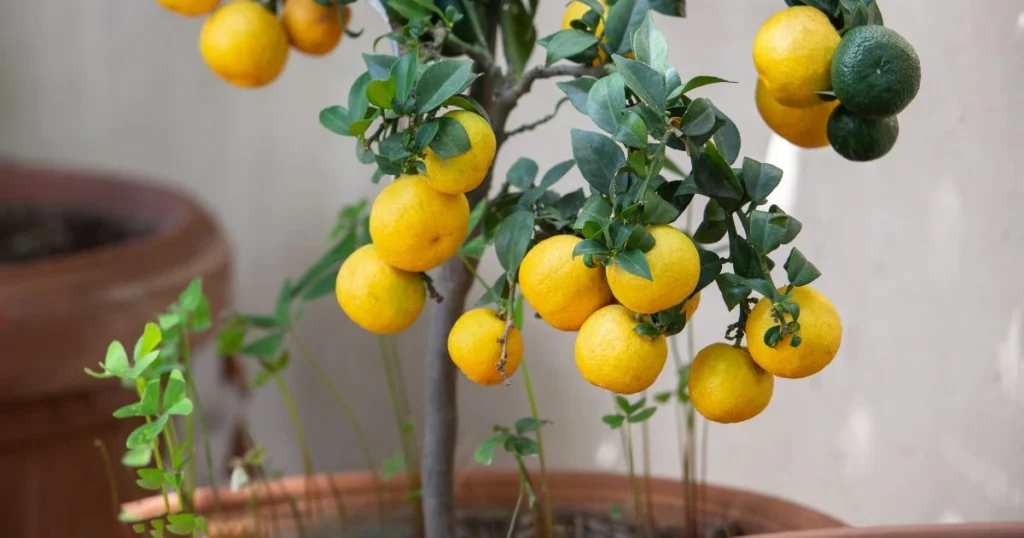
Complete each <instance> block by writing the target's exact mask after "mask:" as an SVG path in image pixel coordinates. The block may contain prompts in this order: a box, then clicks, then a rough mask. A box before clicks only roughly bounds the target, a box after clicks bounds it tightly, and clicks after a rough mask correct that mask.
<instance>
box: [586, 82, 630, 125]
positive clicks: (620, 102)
mask: <svg viewBox="0 0 1024 538" xmlns="http://www.w3.org/2000/svg"><path fill="white" fill-rule="evenodd" d="M625 109H626V85H625V83H624V82H623V81H622V77H621V76H620V75H619V74H618V73H613V74H611V75H608V76H606V77H604V78H602V79H600V80H598V81H597V82H595V83H594V84H593V86H592V87H591V88H590V93H589V95H588V96H587V111H586V114H587V116H590V119H591V121H593V122H594V123H595V124H596V125H597V126H598V127H600V128H601V129H602V130H604V131H605V132H607V133H610V134H615V131H617V130H618V128H619V118H620V116H622V111H623V110H625Z"/></svg>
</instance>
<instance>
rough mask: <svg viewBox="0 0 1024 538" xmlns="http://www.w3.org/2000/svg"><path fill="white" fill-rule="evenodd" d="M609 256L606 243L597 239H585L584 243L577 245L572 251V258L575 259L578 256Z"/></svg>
mask: <svg viewBox="0 0 1024 538" xmlns="http://www.w3.org/2000/svg"><path fill="white" fill-rule="evenodd" d="M608 254H609V251H608V247H606V246H605V245H604V243H602V242H600V241H597V240H595V239H584V240H583V241H580V242H579V243H576V246H575V247H574V248H573V249H572V257H573V258H574V259H575V258H576V257H578V256H586V255H591V256H595V255H600V256H607V255H608Z"/></svg>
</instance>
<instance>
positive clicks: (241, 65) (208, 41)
mask: <svg viewBox="0 0 1024 538" xmlns="http://www.w3.org/2000/svg"><path fill="white" fill-rule="evenodd" d="M199 51H200V52H201V53H202V55H203V60H205V61H206V65H208V66H209V67H210V69H212V70H213V72H214V73H216V74H217V76H219V77H220V78H222V79H224V80H226V81H228V82H230V83H231V84H234V85H235V86H239V87H242V88H258V87H260V86H265V85H267V84H270V83H271V82H272V81H273V80H274V79H276V78H277V76H278V75H280V74H281V71H282V70H284V65H285V62H287V61H288V36H286V35H285V32H284V27H283V26H281V22H280V21H278V20H277V17H274V15H273V14H272V13H271V12H270V11H268V10H267V9H266V8H264V7H263V6H261V5H260V4H259V3H257V2H254V1H253V0H235V1H234V2H231V3H229V4H226V5H224V6H222V7H221V8H219V9H218V10H217V11H215V12H214V13H213V15H210V18H208V19H206V22H205V23H204V24H203V29H202V31H201V32H200V33H199Z"/></svg>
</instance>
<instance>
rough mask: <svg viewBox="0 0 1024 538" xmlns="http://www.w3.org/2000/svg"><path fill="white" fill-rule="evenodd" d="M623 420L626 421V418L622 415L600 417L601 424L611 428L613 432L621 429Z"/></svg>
mask: <svg viewBox="0 0 1024 538" xmlns="http://www.w3.org/2000/svg"><path fill="white" fill-rule="evenodd" d="M625 420H626V417H624V416H622V415H605V416H603V417H601V422H604V423H605V424H607V425H609V426H611V428H612V429H613V430H617V429H619V428H621V427H622V423H623V421H625Z"/></svg>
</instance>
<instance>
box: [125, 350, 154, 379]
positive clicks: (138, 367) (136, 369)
mask: <svg viewBox="0 0 1024 538" xmlns="http://www.w3.org/2000/svg"><path fill="white" fill-rule="evenodd" d="M159 357H160V350H159V349H156V350H153V351H150V352H149V353H146V354H145V355H143V356H142V358H140V359H139V360H138V361H136V362H135V364H134V365H132V368H131V370H129V371H128V374H127V376H126V377H128V378H129V379H136V378H139V377H141V376H142V375H143V374H144V373H145V372H146V370H147V369H148V368H149V367H150V366H152V365H153V363H154V362H156V360H157V359H158V358H159Z"/></svg>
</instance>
